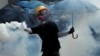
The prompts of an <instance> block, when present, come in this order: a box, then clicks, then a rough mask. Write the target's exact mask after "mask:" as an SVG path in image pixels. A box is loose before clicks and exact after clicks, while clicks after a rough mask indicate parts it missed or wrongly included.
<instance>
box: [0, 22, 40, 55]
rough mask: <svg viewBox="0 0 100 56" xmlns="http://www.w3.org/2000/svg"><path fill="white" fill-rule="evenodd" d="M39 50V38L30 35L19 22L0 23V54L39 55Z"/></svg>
mask: <svg viewBox="0 0 100 56" xmlns="http://www.w3.org/2000/svg"><path fill="white" fill-rule="evenodd" d="M30 38H32V39H30ZM31 50H32V51H31ZM40 51H41V40H40V38H38V36H35V35H34V36H30V35H29V34H28V33H27V32H25V31H24V28H23V26H22V24H21V23H18V22H11V23H8V22H7V23H1V24H0V56H31V55H34V56H39V55H40Z"/></svg>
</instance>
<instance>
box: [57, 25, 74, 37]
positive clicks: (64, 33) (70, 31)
mask: <svg viewBox="0 0 100 56" xmlns="http://www.w3.org/2000/svg"><path fill="white" fill-rule="evenodd" d="M73 32H74V27H72V28H71V29H70V30H69V31H68V32H58V37H63V36H66V35H69V34H71V33H73Z"/></svg>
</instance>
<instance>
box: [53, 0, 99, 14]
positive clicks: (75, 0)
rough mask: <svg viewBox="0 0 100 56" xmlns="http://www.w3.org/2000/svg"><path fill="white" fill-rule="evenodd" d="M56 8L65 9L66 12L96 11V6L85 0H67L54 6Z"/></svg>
mask: <svg viewBox="0 0 100 56" xmlns="http://www.w3.org/2000/svg"><path fill="white" fill-rule="evenodd" d="M54 10H64V11H66V12H77V13H78V12H79V13H81V12H95V11H97V10H98V8H97V7H96V6H94V5H93V4H91V3H89V2H88V1H85V0H65V1H62V2H59V3H58V4H56V5H55V6H54Z"/></svg>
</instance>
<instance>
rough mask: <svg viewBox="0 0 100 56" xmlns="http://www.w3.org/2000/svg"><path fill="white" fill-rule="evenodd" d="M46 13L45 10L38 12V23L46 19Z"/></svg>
mask: <svg viewBox="0 0 100 56" xmlns="http://www.w3.org/2000/svg"><path fill="white" fill-rule="evenodd" d="M47 13H48V12H47V10H42V11H40V14H39V15H38V19H39V20H40V21H44V20H45V19H46V16H47Z"/></svg>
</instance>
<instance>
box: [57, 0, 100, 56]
mask: <svg viewBox="0 0 100 56" xmlns="http://www.w3.org/2000/svg"><path fill="white" fill-rule="evenodd" d="M88 1H89V2H91V3H92V4H94V5H95V6H97V7H98V8H100V0H92V1H91V0H88ZM77 19H79V20H75V22H74V27H75V34H76V33H77V34H78V35H79V37H78V38H77V39H73V38H72V35H69V36H65V37H64V38H62V39H59V40H60V43H61V46H62V48H61V50H60V55H61V56H96V55H97V56H99V55H98V54H94V53H95V52H97V53H99V51H97V50H95V49H96V48H100V45H99V44H97V42H96V41H95V39H94V38H93V36H92V32H91V30H90V29H89V26H91V27H93V29H94V30H95V31H96V32H97V33H100V25H99V24H100V11H96V12H94V13H90V14H87V13H86V14H83V15H81V16H79V17H78V18H77ZM94 50H95V51H94Z"/></svg>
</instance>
